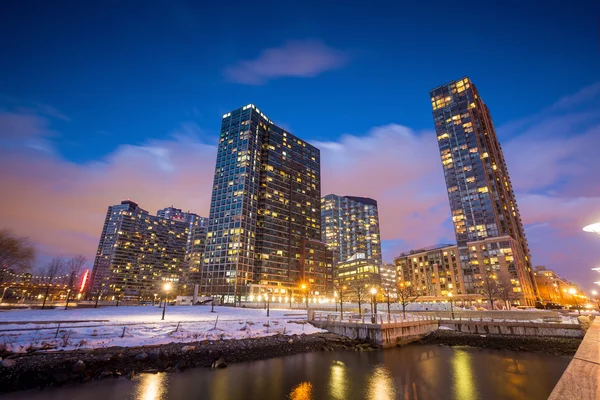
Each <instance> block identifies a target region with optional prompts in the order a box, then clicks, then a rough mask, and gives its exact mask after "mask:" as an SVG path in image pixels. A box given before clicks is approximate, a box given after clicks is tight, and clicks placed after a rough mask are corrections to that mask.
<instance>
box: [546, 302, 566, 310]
mask: <svg viewBox="0 0 600 400" xmlns="http://www.w3.org/2000/svg"><path fill="white" fill-rule="evenodd" d="M563 308H564V307H563V306H562V305H560V304H558V303H546V310H562V309H563Z"/></svg>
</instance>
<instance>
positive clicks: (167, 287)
mask: <svg viewBox="0 0 600 400" xmlns="http://www.w3.org/2000/svg"><path fill="white" fill-rule="evenodd" d="M163 289H164V291H165V300H164V304H163V312H162V320H164V319H165V312H166V311H167V295H168V293H169V290H171V284H170V283H165V284H164V286H163Z"/></svg>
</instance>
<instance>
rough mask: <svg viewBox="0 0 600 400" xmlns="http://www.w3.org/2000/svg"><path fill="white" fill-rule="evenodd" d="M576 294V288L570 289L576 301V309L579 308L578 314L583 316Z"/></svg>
mask: <svg viewBox="0 0 600 400" xmlns="http://www.w3.org/2000/svg"><path fill="white" fill-rule="evenodd" d="M576 293H577V290H575V288H570V289H569V294H570V295H571V297H572V298H574V299H575V307H577V312H578V313H579V315H581V310H580V309H579V302H577V296H575V294H576Z"/></svg>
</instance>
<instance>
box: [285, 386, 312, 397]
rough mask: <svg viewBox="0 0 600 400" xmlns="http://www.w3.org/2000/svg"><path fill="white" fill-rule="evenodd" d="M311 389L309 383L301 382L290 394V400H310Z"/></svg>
mask: <svg viewBox="0 0 600 400" xmlns="http://www.w3.org/2000/svg"><path fill="white" fill-rule="evenodd" d="M312 398H313V387H312V384H311V383H310V382H302V383H301V384H299V385H298V386H296V387H295V388H293V389H292V391H291V392H290V400H312Z"/></svg>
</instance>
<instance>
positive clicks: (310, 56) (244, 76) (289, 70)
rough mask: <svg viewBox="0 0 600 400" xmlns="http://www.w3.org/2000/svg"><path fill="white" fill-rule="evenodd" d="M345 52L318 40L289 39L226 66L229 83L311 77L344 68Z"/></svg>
mask: <svg viewBox="0 0 600 400" xmlns="http://www.w3.org/2000/svg"><path fill="white" fill-rule="evenodd" d="M347 62H348V55H347V54H345V53H344V52H342V51H340V50H336V49H333V48H331V47H329V46H327V45H326V44H324V43H322V42H320V41H318V40H303V41H288V42H287V43H285V44H284V45H283V46H281V47H273V48H269V49H265V50H263V51H262V52H261V53H260V55H259V56H258V57H257V58H255V59H252V60H246V61H240V62H239V63H237V64H235V65H233V66H230V67H228V68H226V69H225V71H224V75H225V77H226V78H227V79H228V80H230V81H231V82H236V83H243V84H247V85H262V84H264V83H266V82H268V81H269V80H273V79H277V78H282V77H304V78H306V77H313V76H317V75H319V74H321V73H323V72H325V71H328V70H332V69H337V68H340V67H343V66H344V65H346V63H347Z"/></svg>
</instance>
